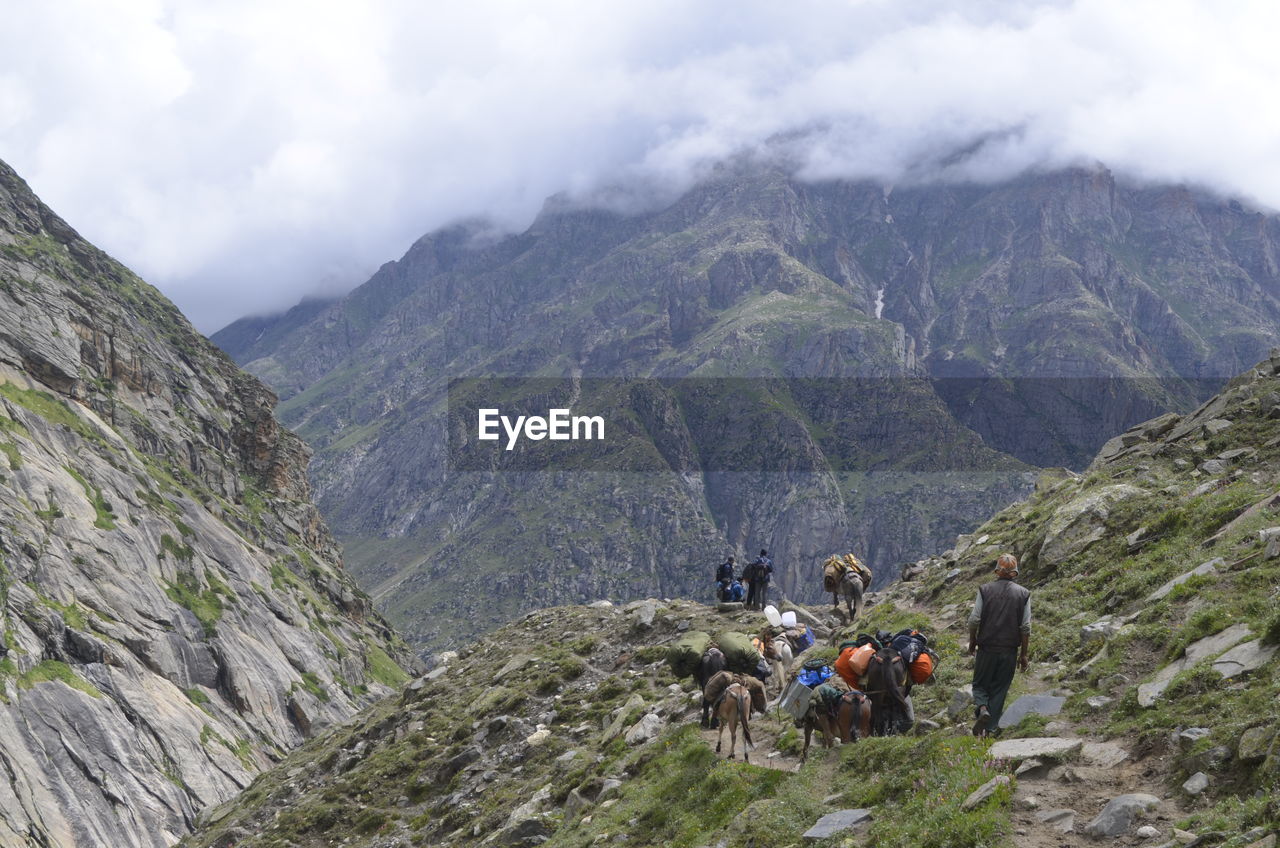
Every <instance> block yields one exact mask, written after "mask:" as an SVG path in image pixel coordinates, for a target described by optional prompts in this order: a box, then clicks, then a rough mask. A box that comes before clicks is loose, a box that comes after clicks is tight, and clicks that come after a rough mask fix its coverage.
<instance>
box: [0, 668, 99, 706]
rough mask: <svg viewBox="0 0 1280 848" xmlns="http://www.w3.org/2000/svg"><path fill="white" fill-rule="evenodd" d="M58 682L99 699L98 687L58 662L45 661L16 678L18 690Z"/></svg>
mask: <svg viewBox="0 0 1280 848" xmlns="http://www.w3.org/2000/svg"><path fill="white" fill-rule="evenodd" d="M51 680H60V681H62V682H63V683H65V684H67V685H68V686H70V687H71V688H72V689H76V690H78V691H80V692H83V693H85V694H86V695H88V696H90V697H91V698H101V697H102V693H101V692H99V691H98V687H96V686H94V685H93V684H92V683H90V682H89V681H87V680H85V679H84V678H83V677H81V676H80V675H78V674H76V672H75V669H73V668H72V667H71V666H69V665H67V664H66V663H64V662H62V661H60V660H45V661H44V662H42V663H40V664H39V665H38V666H36V667H35V668H33V669H31V670H30V671H27V672H24V673H23V674H19V675H18V676H17V683H18V686H19V688H22V689H30V688H31V687H32V686H35V685H36V684H37V683H44V682H47V681H51Z"/></svg>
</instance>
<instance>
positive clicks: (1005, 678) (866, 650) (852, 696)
mask: <svg viewBox="0 0 1280 848" xmlns="http://www.w3.org/2000/svg"><path fill="white" fill-rule="evenodd" d="M846 558H847V560H848V562H849V563H851V564H848V565H847V570H848V571H849V573H850V574H853V575H857V576H858V577H861V578H863V579H864V580H865V582H866V584H869V583H870V576H871V575H870V570H869V569H867V568H866V567H865V566H863V565H862V564H861V563H860V562H858V561H857V559H856V557H853V555H851V554H850V555H846ZM837 560H839V558H837V557H832V558H830V559H829V560H828V561H827V563H826V571H827V572H828V573H827V577H828V580H827V581H826V582H827V583H828V584H829V583H830V579H829V578H830V571H831V564H832V562H833V561H837ZM733 564H734V560H733V557H729V558H728V559H727V561H726V562H725V563H724V564H723V565H721V566H720V568H719V570H718V571H717V575H716V576H717V582H718V583H719V584H720V591H721V596H722V597H724V592H725V590H726V589H727V588H728V587H729V586H731V585H732V582H733V580H734V574H733ZM771 574H772V563H771V562H770V561H769V559H768V556H767V553H766V552H765V551H763V550H762V551H761V552H760V557H759V558H758V559H756V560H755V561H754V562H752V563H751V564H749V565H748V566H747V568H746V569H744V573H743V578H744V579H746V580H749V581H751V583H752V585H753V587H754V589H753V591H752V593H751V594H750V595H749V596H748V597H749V600H748V601H747V603H746V605H747V607H748V608H760V607H763V605H764V603H765V601H766V596H765V592H766V591H767V586H768V582H769V578H770V576H771ZM1018 574H1019V569H1018V561H1017V559H1016V558H1015V557H1014V556H1013V555H1012V554H1008V553H1006V554H1002V555H1001V556H1000V557H999V558H998V559H997V560H996V563H995V579H994V580H992V581H990V582H988V583H986V584H984V585H982V586H981V587H980V588H979V589H978V591H977V594H976V596H975V598H974V604H973V610H972V612H971V614H970V616H969V619H968V629H969V643H968V653H969V654H970V655H971V656H974V658H975V659H974V666H973V677H972V690H973V700H974V724H973V733H974V735H976V736H987V735H995V734H998V733H999V732H1000V727H999V724H1000V717H1001V715H1002V714H1003V712H1004V703H1005V698H1006V697H1007V695H1008V693H1009V688H1010V685H1011V684H1012V682H1013V678H1014V675H1015V673H1016V672H1017V671H1019V670H1021V671H1024V672H1025V671H1026V670H1027V668H1028V652H1029V646H1030V634H1031V593H1030V591H1029V590H1028V589H1026V588H1025V587H1024V586H1021V585H1019V584H1018V583H1017V582H1016V578H1017V577H1018ZM824 588H826V589H827V590H828V591H830V590H831V586H830V585H824ZM761 638H763V639H766V640H767V639H768V638H769V636H768V635H765V634H762V637H761ZM797 647H799V646H797ZM804 647H807V645H806V646H804ZM839 649H840V653H839V657H838V659H836V660H835V662H834V663H833V664H832V666H833V667H832V666H828V665H826V663H825V662H824V661H821V660H814V661H810V662H809V663H805V664H804V666H803V667H802V668H801V670H800V671H799V673H798V675H797V678H796V681H797V684H799V685H802V686H803V687H804V688H805V689H806V690H808V691H807V692H806V693H802V694H805V695H806V697H804V698H802V701H803V704H802V705H799V706H801V709H800V710H799V711H796V710H792V714H793V716H794V717H795V718H796V721H797V726H805V728H806V733H805V741H806V750H807V747H808V737H809V731H810V730H811V729H812V727H811V726H810V725H815V724H816V726H817V727H819V728H820V729H821V730H822V731H823V733H824V735H826V736H827V737H828V739H829V737H830V736H831V734H832V732H834V730H835V729H836V728H837V726H838V722H837V714H838V713H839V711H840V709H842V705H844V708H846V712H848V709H847V708H848V706H849V705H850V704H853V703H854V702H855V701H856V702H857V703H862V701H867V702H868V704H867V711H866V714H865V715H866V718H867V721H871V720H872V719H871V715H872V710H871V706H872V702H874V705H875V706H876V707H877V710H876V712H877V715H876V718H875V719H874V730H873V731H871V732H875V733H877V734H883V733H901V732H905V731H906V730H908V729H909V728H910V727H911V726H912V725H913V724H914V723H915V714H914V713H915V710H914V706H913V705H912V702H911V689H912V687H913V686H914V685H916V684H920V683H925V682H927V681H929V680H930V679H931V678H932V675H933V671H934V668H935V665H936V662H937V659H938V656H937V654H936V653H935V652H934V650H933V649H932V647H930V645H929V639H928V637H927V636H926V635H925V634H923V633H920V632H919V631H917V630H910V629H908V630H902V631H899V632H897V633H888V632H886V631H878V632H876V633H875V634H874V635H868V634H859V636H858V637H857V638H856V639H854V640H852V641H849V642H844V643H841V644H840V645H839ZM800 650H803V648H800ZM799 652H800V651H799V650H797V651H796V653H799ZM886 663H888V664H890V665H895V666H898V668H897V669H896V674H890V671H891V670H883V671H884V673H883V674H877V673H875V672H876V669H877V668H879V667H881V666H884V665H885V664H886ZM899 663H900V665H899ZM877 664H878V665H877ZM780 670H781V671H782V672H783V674H785V673H786V669H785V667H783V668H782V669H780ZM765 673H766V674H767V672H765ZM761 676H762V677H763V675H761ZM890 677H893V678H894V679H895V680H897V681H900V683H896V682H895V683H891V684H886V682H885V681H887V680H889V679H890ZM886 686H887V687H888V688H889V689H890V694H891V696H892V697H890V698H888V699H887V700H886V699H885V698H883V697H877V696H878V695H879V696H883V695H884V692H883V691H876V688H877V687H879V688H880V689H881V690H882V689H883V688H885V687H886ZM899 687H900V688H899ZM864 690H865V691H864ZM796 691H798V690H797V689H796V684H793V686H792V687H791V688H790V689H788V690H787V693H785V694H784V695H783V696H782V697H781V698H780V704H781V705H782V706H784V708H790V706H789V705H788V699H789V696H790V694H791V693H793V692H796ZM859 699H861V700H859ZM792 706H794V705H792ZM849 715H852V713H850V714H849ZM815 716H820V717H821V718H822V719H823V721H817V722H816V723H815ZM829 728H830V729H829ZM850 731H853V738H856V737H857V735H858V734H857V732H856V729H855V728H844V730H843V732H842V733H839V734H837V735H839V736H840V737H841V738H842V740H843V741H849V740H848V739H847V738H845V737H846V736H847V735H848V734H849V732H850Z"/></svg>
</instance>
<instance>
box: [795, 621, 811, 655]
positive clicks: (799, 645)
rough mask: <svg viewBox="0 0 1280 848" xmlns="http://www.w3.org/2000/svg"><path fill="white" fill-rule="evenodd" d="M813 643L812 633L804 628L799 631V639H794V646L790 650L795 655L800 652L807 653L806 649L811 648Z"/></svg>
mask: <svg viewBox="0 0 1280 848" xmlns="http://www.w3.org/2000/svg"><path fill="white" fill-rule="evenodd" d="M813 642H814V639H813V631H812V630H810V629H809V628H808V627H805V628H804V629H803V630H801V631H800V636H799V638H797V639H796V644H795V646H794V647H793V648H792V650H794V651H795V653H797V654H798V653H800V652H801V651H807V650H808V649H810V648H812V647H813Z"/></svg>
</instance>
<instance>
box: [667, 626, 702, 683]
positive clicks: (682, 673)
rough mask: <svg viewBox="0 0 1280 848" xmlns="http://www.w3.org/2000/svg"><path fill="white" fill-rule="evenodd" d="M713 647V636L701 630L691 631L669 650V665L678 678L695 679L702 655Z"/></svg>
mask: <svg viewBox="0 0 1280 848" xmlns="http://www.w3.org/2000/svg"><path fill="white" fill-rule="evenodd" d="M709 647H711V636H710V635H709V634H707V633H704V632H702V631H701V630H690V631H689V632H688V633H685V634H684V635H683V636H681V637H680V638H679V639H677V640H676V641H675V642H674V643H673V644H672V645H671V647H669V648H667V665H669V666H670V667H671V671H672V673H673V674H675V676H676V677H677V678H680V679H683V678H685V677H693V675H694V674H695V673H696V672H697V671H698V664H699V663H701V662H702V655H703V654H705V653H706V652H707V648H709Z"/></svg>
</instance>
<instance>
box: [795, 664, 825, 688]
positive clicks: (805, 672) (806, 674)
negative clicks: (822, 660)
mask: <svg viewBox="0 0 1280 848" xmlns="http://www.w3.org/2000/svg"><path fill="white" fill-rule="evenodd" d="M833 674H835V672H834V671H832V670H831V666H829V665H824V666H823V667H822V668H806V669H802V670H801V671H800V673H799V674H798V675H796V679H797V680H799V681H800V682H801V683H803V684H804V685H805V686H808V687H809V688H810V689H812V688H814V687H815V686H821V685H822V684H823V683H825V682H826V681H827V680H828V679H829V678H830V677H831V675H833Z"/></svg>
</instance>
